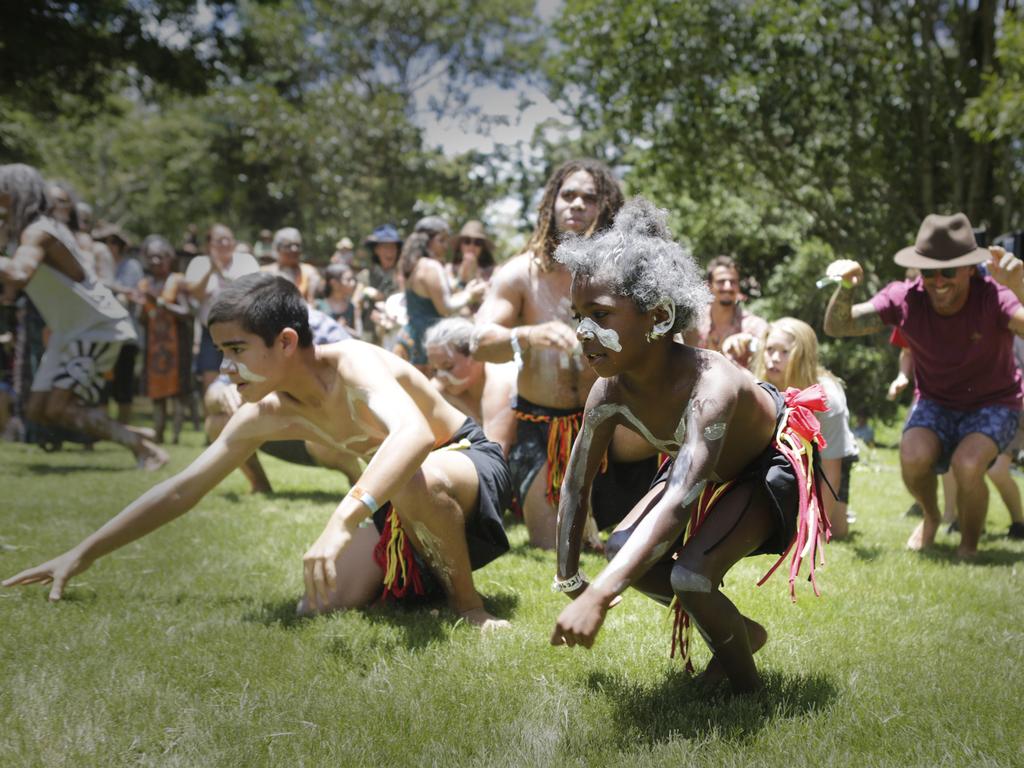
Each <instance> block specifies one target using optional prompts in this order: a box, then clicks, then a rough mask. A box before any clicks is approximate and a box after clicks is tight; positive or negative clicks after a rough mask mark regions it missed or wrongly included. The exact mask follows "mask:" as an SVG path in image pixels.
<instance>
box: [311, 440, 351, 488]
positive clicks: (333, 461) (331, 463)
mask: <svg viewBox="0 0 1024 768" xmlns="http://www.w3.org/2000/svg"><path fill="white" fill-rule="evenodd" d="M306 451H307V452H308V453H309V455H310V456H312V457H313V460H314V461H315V462H316V463H317V464H319V465H320V466H321V467H324V468H326V469H335V470H337V471H338V472H341V473H342V474H343V475H345V477H346V478H348V483H349V485H350V486H352V485H354V484H355V482H356V481H357V480H358V479H359V476H360V475H362V474H363V467H362V466H360V464H359V460H358V459H357V458H356V457H355V456H353V455H352V454H351V453H345V452H344V451H338V450H335V449H334V448H328V447H327V446H326V445H321V444H320V443H313V442H307V443H306Z"/></svg>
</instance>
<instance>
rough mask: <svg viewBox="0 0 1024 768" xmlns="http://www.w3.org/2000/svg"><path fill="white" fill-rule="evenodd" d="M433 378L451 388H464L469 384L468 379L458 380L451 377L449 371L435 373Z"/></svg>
mask: <svg viewBox="0 0 1024 768" xmlns="http://www.w3.org/2000/svg"><path fill="white" fill-rule="evenodd" d="M434 375H435V376H437V378H439V379H440V380H441V381H443V382H445V383H447V384H451V385H452V386H453V387H464V386H466V384H468V383H469V377H468V376H467V377H466V378H464V379H460V378H459V377H458V376H452V374H451V372H450V371H436V372H435V374H434Z"/></svg>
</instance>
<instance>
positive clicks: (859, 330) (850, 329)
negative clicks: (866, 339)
mask: <svg viewBox="0 0 1024 768" xmlns="http://www.w3.org/2000/svg"><path fill="white" fill-rule="evenodd" d="M884 327H885V323H883V322H882V318H881V317H879V316H878V311H877V310H876V309H875V307H874V305H872V304H871V302H870V301H865V302H863V303H862V304H856V305H854V303H853V289H852V288H844V287H842V286H840V287H839V288H837V289H836V292H835V293H834V294H833V295H832V300H831V301H830V302H829V304H828V309H827V310H826V311H825V333H827V334H828V335H829V336H866V335H867V334H869V333H877V332H878V331H880V330H882V329H883V328H884Z"/></svg>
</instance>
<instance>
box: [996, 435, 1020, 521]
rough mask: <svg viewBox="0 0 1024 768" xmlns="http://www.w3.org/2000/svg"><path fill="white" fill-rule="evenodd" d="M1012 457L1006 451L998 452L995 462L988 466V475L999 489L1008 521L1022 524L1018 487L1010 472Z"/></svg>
mask: <svg viewBox="0 0 1024 768" xmlns="http://www.w3.org/2000/svg"><path fill="white" fill-rule="evenodd" d="M1012 465H1013V459H1011V458H1010V454H1008V453H1000V454H999V458H998V459H996V463H995V464H993V465H992V466H991V467H989V470H988V476H989V479H990V480H991V481H992V484H993V485H994V486H995V487H996V490H997V491H999V496H1000V498H1001V499H1002V500H1003V504H1005V505H1006V511H1007V512H1009V513H1010V522H1011V523H1018V524H1024V509H1022V506H1021V499H1020V488H1018V487H1017V483H1016V481H1015V480H1014V479H1013V476H1012V475H1011V474H1010V467H1011V466H1012Z"/></svg>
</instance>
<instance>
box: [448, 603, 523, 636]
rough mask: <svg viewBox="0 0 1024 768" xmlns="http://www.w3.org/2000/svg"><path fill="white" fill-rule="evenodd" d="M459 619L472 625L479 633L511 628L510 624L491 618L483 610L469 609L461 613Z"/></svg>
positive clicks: (494, 617)
mask: <svg viewBox="0 0 1024 768" xmlns="http://www.w3.org/2000/svg"><path fill="white" fill-rule="evenodd" d="M459 618H460V619H465V621H466V623H467V624H472V625H473V626H474V627H477V628H478V629H479V630H480V631H481V632H494V631H495V630H498V629H507V628H508V627H511V626H512V624H510V623H509V622H507V621H505V620H504V619H499V618H498V617H496V616H492V615H491V614H489V613H488V612H487V611H486V610H484V609H483V608H471V609H470V610H468V611H461V612H460V613H459Z"/></svg>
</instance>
